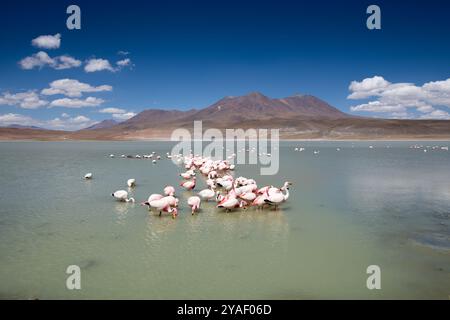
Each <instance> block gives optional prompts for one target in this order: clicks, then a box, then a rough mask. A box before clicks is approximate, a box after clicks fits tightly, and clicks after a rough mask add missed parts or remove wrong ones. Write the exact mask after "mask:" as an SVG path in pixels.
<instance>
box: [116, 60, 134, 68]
mask: <svg viewBox="0 0 450 320" xmlns="http://www.w3.org/2000/svg"><path fill="white" fill-rule="evenodd" d="M116 64H117V65H118V66H120V67H126V66H129V65H130V64H131V60H130V59H128V58H126V59H123V60H119V61H117V62H116Z"/></svg>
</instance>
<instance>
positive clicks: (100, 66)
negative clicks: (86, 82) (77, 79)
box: [84, 59, 116, 72]
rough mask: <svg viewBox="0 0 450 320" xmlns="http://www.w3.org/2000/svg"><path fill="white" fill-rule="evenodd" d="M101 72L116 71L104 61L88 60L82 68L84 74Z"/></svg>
mask: <svg viewBox="0 0 450 320" xmlns="http://www.w3.org/2000/svg"><path fill="white" fill-rule="evenodd" d="M103 70H108V71H111V72H114V71H116V70H115V69H114V68H113V67H112V66H111V64H110V63H109V61H108V60H106V59H90V60H88V61H87V63H86V65H85V66H84V71H86V72H96V71H103Z"/></svg>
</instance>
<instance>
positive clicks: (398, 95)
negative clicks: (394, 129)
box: [347, 76, 450, 119]
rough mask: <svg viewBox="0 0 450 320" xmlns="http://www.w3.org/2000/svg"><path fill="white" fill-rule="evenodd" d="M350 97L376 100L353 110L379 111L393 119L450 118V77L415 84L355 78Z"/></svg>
mask: <svg viewBox="0 0 450 320" xmlns="http://www.w3.org/2000/svg"><path fill="white" fill-rule="evenodd" d="M349 90H350V92H351V93H350V95H349V96H348V97H347V98H348V99H354V100H355V99H368V98H372V99H375V100H373V101H369V102H366V103H363V104H359V105H356V106H352V107H350V110H351V111H353V112H369V113H379V114H383V115H384V116H387V117H391V118H398V117H408V118H420V119H450V116H449V114H448V112H446V111H444V110H441V109H437V107H450V79H447V80H444V81H434V82H428V83H425V84H423V85H422V86H416V85H415V84H413V83H391V82H389V81H387V80H385V79H384V78H383V77H381V76H374V77H372V78H366V79H364V80H362V81H360V82H358V81H352V82H351V83H350V86H349Z"/></svg>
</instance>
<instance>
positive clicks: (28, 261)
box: [0, 141, 450, 299]
mask: <svg viewBox="0 0 450 320" xmlns="http://www.w3.org/2000/svg"><path fill="white" fill-rule="evenodd" d="M414 144H422V145H424V148H425V149H427V152H424V151H423V149H424V148H421V149H411V148H409V147H410V146H411V145H414ZM449 144H450V143H449V142H442V141H440V142H439V141H436V142H430V141H428V142H411V141H409V142H408V141H403V142H381V141H378V142H351V141H346V142H340V141H339V142H336V141H333V142H328V141H308V142H304V141H284V142H281V143H280V150H279V151H280V170H279V172H278V174H277V175H275V176H259V167H258V166H256V165H238V166H237V167H236V170H235V172H234V175H235V176H236V177H237V176H240V175H243V176H246V177H253V178H255V180H256V181H257V183H258V185H260V186H263V185H266V184H273V185H276V186H281V185H282V184H283V182H284V181H286V180H289V181H291V182H292V183H293V185H292V187H291V189H290V198H289V200H288V201H287V202H286V203H285V204H284V205H283V206H282V207H281V208H280V209H279V210H267V209H266V210H256V209H253V208H250V209H248V210H241V211H235V212H231V213H225V212H224V211H222V210H219V209H216V208H215V204H214V203H213V202H211V203H206V202H203V203H202V210H201V211H200V212H199V214H198V215H195V216H192V215H191V213H190V210H189V208H188V206H187V204H186V199H187V197H189V196H190V195H191V194H192V193H191V192H187V191H183V190H181V188H180V187H178V185H179V182H180V177H179V176H178V175H179V173H180V172H182V171H183V168H181V167H177V166H176V165H175V164H174V163H172V161H170V160H167V159H165V158H164V155H165V154H166V152H170V150H171V148H172V146H173V143H171V142H0V151H1V152H0V160H1V161H0V176H1V182H2V184H1V192H0V203H1V206H0V257H1V263H0V298H12V299H90V298H97V299H338V298H342V299H351V298H355V299H449V295H450V223H449V217H450V152H448V151H445V150H442V149H440V148H436V149H433V148H431V147H432V146H448V145H449ZM369 146H373V147H372V148H369ZM426 146H429V147H430V148H426ZM295 147H303V148H305V150H304V151H302V152H298V151H295V149H294V148H295ZM337 148H339V151H338V150H337ZM314 150H317V151H320V153H318V154H314V152H313V151H314ZM153 151H154V152H156V153H157V154H160V155H162V156H163V159H162V160H160V161H158V162H157V163H156V164H152V161H151V160H146V159H122V158H120V155H121V154H131V155H135V154H141V155H142V154H145V153H151V152H153ZM109 154H115V155H116V157H115V158H110V157H109ZM87 172H92V173H93V174H94V177H93V179H92V180H84V179H83V176H84V174H85V173H87ZM129 178H136V180H137V186H136V188H134V189H133V190H132V191H131V195H132V196H133V197H134V198H135V199H136V201H137V202H136V203H135V204H132V203H120V202H117V201H114V199H113V198H112V197H111V193H112V192H114V191H116V190H119V189H127V187H126V181H127V179H129ZM167 184H171V185H174V186H176V188H177V196H178V197H179V198H180V208H179V216H178V218H177V219H171V218H170V216H167V215H163V216H162V217H159V216H157V215H155V214H153V213H149V212H148V210H147V209H146V208H145V207H142V206H140V205H139V203H140V202H141V201H144V200H146V199H147V197H148V196H149V195H150V194H151V193H161V192H162V188H163V187H164V186H165V185H167ZM204 187H205V182H204V179H203V178H199V179H198V184H197V187H196V188H195V190H196V191H199V190H201V189H203V188H204ZM69 265H78V266H80V268H81V286H82V288H81V290H68V289H67V288H66V279H67V277H68V275H67V274H66V268H67V267H68V266H69ZM370 265H377V266H379V267H380V269H381V289H380V290H376V289H375V290H368V289H367V287H366V280H367V277H368V276H369V275H368V274H367V273H366V269H367V267H368V266H370Z"/></svg>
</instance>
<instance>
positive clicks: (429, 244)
mask: <svg viewBox="0 0 450 320" xmlns="http://www.w3.org/2000/svg"><path fill="white" fill-rule="evenodd" d="M409 240H410V242H411V243H412V244H413V245H415V246H420V247H426V248H430V249H433V250H437V251H444V252H450V237H449V236H448V235H445V234H441V233H436V232H433V233H420V234H415V235H413V236H412V237H411V238H410V239H409Z"/></svg>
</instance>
